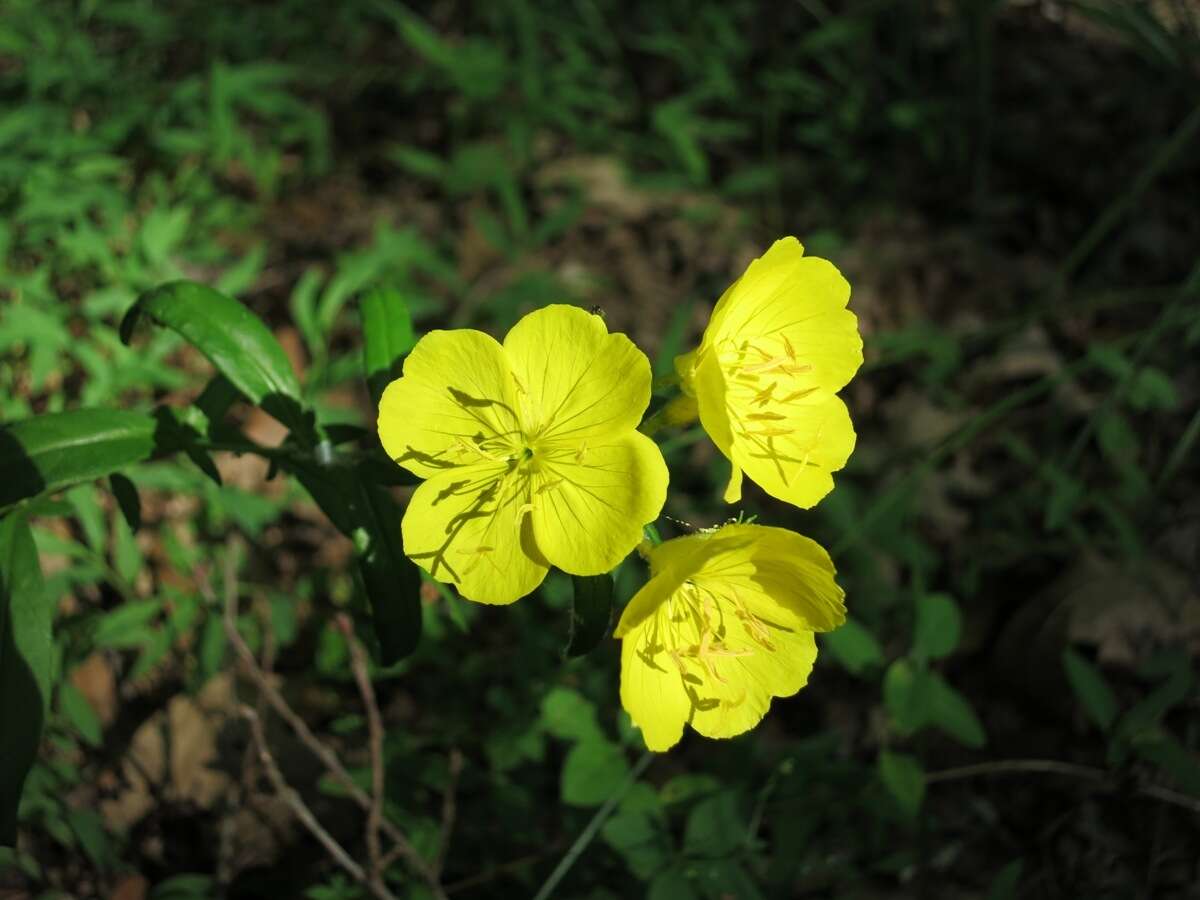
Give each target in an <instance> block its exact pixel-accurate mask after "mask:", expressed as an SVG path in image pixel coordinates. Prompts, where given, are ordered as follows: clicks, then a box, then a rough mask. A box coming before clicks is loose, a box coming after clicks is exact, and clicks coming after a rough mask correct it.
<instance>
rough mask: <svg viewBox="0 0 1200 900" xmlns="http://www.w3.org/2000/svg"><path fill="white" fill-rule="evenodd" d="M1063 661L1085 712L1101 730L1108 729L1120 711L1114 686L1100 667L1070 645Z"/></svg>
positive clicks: (1064, 652) (1068, 678)
mask: <svg viewBox="0 0 1200 900" xmlns="http://www.w3.org/2000/svg"><path fill="white" fill-rule="evenodd" d="M1062 661H1063V668H1064V669H1065V670H1066V673H1067V680H1068V681H1070V682H1071V690H1073V691H1074V692H1075V696H1076V697H1077V698H1078V699H1079V702H1080V703H1081V704H1082V705H1083V709H1084V712H1086V713H1087V714H1088V718H1090V719H1091V720H1092V721H1093V722H1095V723H1096V725H1098V726H1099V727H1100V730H1101V731H1108V730H1109V729H1110V728H1112V725H1113V722H1115V721H1116V719H1117V713H1118V711H1119V707H1118V704H1117V697H1116V695H1115V694H1114V693H1113V691H1112V688H1110V687H1109V686H1108V682H1107V681H1105V680H1104V676H1103V675H1102V674H1100V670H1099V669H1097V668H1096V667H1095V666H1093V665H1092V664H1091V663H1090V662H1088V661H1087V660H1086V659H1084V658H1083V657H1082V656H1080V655H1079V654H1078V653H1076V652H1075V651H1074V650H1072V649H1071V648H1070V647H1068V648H1066V649H1065V650H1063V655H1062Z"/></svg>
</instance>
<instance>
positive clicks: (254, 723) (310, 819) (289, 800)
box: [241, 705, 397, 900]
mask: <svg viewBox="0 0 1200 900" xmlns="http://www.w3.org/2000/svg"><path fill="white" fill-rule="evenodd" d="M241 713H242V717H243V718H245V720H246V721H247V722H248V723H249V725H250V734H251V736H252V738H253V741H254V746H255V747H256V748H257V750H258V761H259V763H260V764H261V765H262V767H263V771H264V772H266V773H267V778H268V779H270V781H271V784H272V786H274V788H275V792H276V793H277V794H279V796H280V797H281V798H283V801H284V802H285V803H286V804H287V805H288V807H289V808H290V809H291V811H292V814H293V815H294V816H295V817H296V818H297V819H299V820H300V824H302V825H303V826H304V827H305V828H307V829H308V831H309V833H310V834H311V835H312V836H313V837H315V838H316V839H317V840H318V841H320V843H321V846H322V847H324V848H325V852H326V853H328V854H329V855H330V856H331V857H333V860H334V862H336V863H337V864H338V865H339V866H341V867H342V868H343V869H345V870H346V871H347V872H349V873H350V876H351V877H352V878H353V879H354V880H355V881H357V882H359V883H360V884H362V885H365V886H366V887H367V888H368V890H370V891H371V893H372V894H374V895H375V896H376V897H378V898H379V900H397V898H396V895H395V894H393V893H392V892H391V891H389V890H388V889H387V887H385V886H384V884H383V883H382V881H381V882H379V883H377V884H372V883H371V882H370V881H369V879H368V878H367V873H366V872H364V871H363V867H362V866H360V865H359V864H358V863H356V862H355V861H354V859H353V858H352V857H351V856H350V854H349V853H347V852H346V850H345V848H344V847H342V845H341V844H339V843H338V842H337V840H336V839H335V838H334V837H333V835H331V834H330V833H329V832H328V831H326V830H325V827H324V826H323V825H322V824H321V823H320V822H319V821H318V820H317V817H316V816H315V815H313V812H312V810H311V809H309V808H308V805H307V804H306V803H305V802H304V799H303V798H302V797H301V796H300V792H299V791H297V790H296V789H295V788H293V787H292V786H291V785H289V784H288V783H287V781H286V779H284V777H283V773H282V772H281V771H279V765H278V764H277V763H276V762H275V757H273V756H272V755H271V750H270V748H269V747H268V746H267V737H266V735H265V734H264V733H263V727H262V719H260V718H259V717H258V713H256V712H255V711H254V710H253V709H251V708H250V707H249V706H244V705H243V706H242V708H241Z"/></svg>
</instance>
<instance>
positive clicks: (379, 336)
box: [359, 288, 416, 404]
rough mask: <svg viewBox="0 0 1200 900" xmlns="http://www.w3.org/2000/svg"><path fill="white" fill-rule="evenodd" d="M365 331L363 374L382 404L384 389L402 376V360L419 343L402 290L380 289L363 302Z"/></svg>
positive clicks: (364, 298) (377, 399)
mask: <svg viewBox="0 0 1200 900" xmlns="http://www.w3.org/2000/svg"><path fill="white" fill-rule="evenodd" d="M359 312H360V314H361V315H362V328H363V374H364V375H365V376H366V379H367V385H368V386H369V388H370V390H371V399H372V400H373V401H374V402H375V403H376V404H378V403H379V398H380V396H382V395H383V389H384V388H385V387H387V386H388V384H389V383H390V382H391V381H392V380H393V379H395V378H398V377H399V375H400V365H399V364H400V360H401V359H402V358H403V356H404V354H406V353H408V351H409V350H411V349H412V348H413V344H415V343H416V337H415V336H414V334H413V324H412V315H411V314H410V313H409V311H408V304H407V303H405V302H404V297H403V296H402V295H401V294H400V292H399V291H395V290H388V289H382V288H381V289H377V290H374V291H371V292H370V293H368V294H367V295H366V296H365V297H363V298H362V300H361V301H360V302H359Z"/></svg>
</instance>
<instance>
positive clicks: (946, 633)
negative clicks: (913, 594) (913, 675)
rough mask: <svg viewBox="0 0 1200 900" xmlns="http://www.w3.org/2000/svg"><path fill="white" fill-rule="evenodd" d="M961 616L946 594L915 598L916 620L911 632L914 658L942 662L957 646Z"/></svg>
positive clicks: (960, 630) (960, 629)
mask: <svg viewBox="0 0 1200 900" xmlns="http://www.w3.org/2000/svg"><path fill="white" fill-rule="evenodd" d="M961 634H962V616H961V615H960V614H959V611H958V606H957V605H956V604H955V602H954V600H953V599H951V598H950V597H948V596H946V595H945V594H926V595H923V596H920V597H918V598H917V621H916V626H915V627H914V629H913V656H914V657H916V658H917V659H920V660H929V659H941V658H942V657H943V656H949V655H950V654H951V653H953V652H954V648H955V647H957V646H958V640H959V637H960V635H961Z"/></svg>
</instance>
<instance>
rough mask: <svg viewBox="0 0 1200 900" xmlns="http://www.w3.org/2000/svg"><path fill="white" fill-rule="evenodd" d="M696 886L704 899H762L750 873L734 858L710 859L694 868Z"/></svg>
mask: <svg viewBox="0 0 1200 900" xmlns="http://www.w3.org/2000/svg"><path fill="white" fill-rule="evenodd" d="M696 886H697V887H698V888H699V889H700V893H701V894H702V895H703V896H704V897H705V898H706V900H729V898H730V897H735V898H737V900H763V894H762V891H760V890H759V889H758V885H757V884H755V883H754V879H752V878H751V877H750V874H749V873H748V872H747V871H746V870H745V868H743V867H742V865H741V864H740V863H738V862H737V861H736V860H734V859H712V860H707V861H705V862H704V863H702V864H701V865H700V866H699V867H697V870H696Z"/></svg>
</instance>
